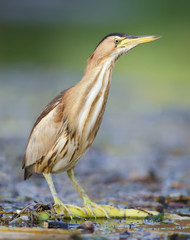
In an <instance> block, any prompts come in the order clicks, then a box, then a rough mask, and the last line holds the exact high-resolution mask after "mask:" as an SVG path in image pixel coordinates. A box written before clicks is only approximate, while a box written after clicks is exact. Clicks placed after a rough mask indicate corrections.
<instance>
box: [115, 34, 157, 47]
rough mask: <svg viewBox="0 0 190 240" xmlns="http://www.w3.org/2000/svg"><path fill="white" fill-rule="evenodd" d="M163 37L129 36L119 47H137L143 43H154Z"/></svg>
mask: <svg viewBox="0 0 190 240" xmlns="http://www.w3.org/2000/svg"><path fill="white" fill-rule="evenodd" d="M160 37H161V36H156V35H150V36H128V37H126V38H124V39H123V40H122V41H121V42H120V43H119V44H118V47H130V46H137V45H139V44H141V43H145V42H150V41H154V40H156V39H158V38H160Z"/></svg>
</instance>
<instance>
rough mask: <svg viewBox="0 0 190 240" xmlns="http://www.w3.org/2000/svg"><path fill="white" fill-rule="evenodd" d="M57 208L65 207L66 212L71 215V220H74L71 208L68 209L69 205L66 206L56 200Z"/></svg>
mask: <svg viewBox="0 0 190 240" xmlns="http://www.w3.org/2000/svg"><path fill="white" fill-rule="evenodd" d="M56 206H58V207H63V208H64V210H65V211H66V212H67V213H68V214H69V215H70V218H71V220H73V217H72V213H71V211H70V210H69V208H68V207H67V206H68V205H66V204H64V203H63V202H62V201H61V200H60V199H56V201H55V207H56Z"/></svg>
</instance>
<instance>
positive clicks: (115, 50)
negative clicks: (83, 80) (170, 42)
mask: <svg viewBox="0 0 190 240" xmlns="http://www.w3.org/2000/svg"><path fill="white" fill-rule="evenodd" d="M160 37H161V36H156V35H148V36H131V35H127V34H124V33H111V34H109V35H107V36H105V37H104V38H103V39H102V40H101V41H100V43H99V44H98V45H97V47H96V49H95V51H94V52H93V54H92V55H91V56H90V58H89V59H88V64H87V67H86V72H87V71H88V70H90V69H94V67H95V66H99V64H101V63H104V62H105V61H108V62H113V63H114V62H116V61H117V59H118V58H119V57H120V56H122V55H124V54H126V53H127V52H128V51H129V50H131V49H132V48H134V47H136V46H137V45H139V44H141V43H145V42H150V41H153V40H156V39H158V38H160Z"/></svg>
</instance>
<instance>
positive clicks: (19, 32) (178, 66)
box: [0, 0, 190, 139]
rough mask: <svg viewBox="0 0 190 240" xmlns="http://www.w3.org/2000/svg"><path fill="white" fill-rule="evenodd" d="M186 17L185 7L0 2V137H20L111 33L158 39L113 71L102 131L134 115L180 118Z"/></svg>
mask: <svg viewBox="0 0 190 240" xmlns="http://www.w3.org/2000/svg"><path fill="white" fill-rule="evenodd" d="M189 9H190V2H189V1H188V0H186V1H184V0H182V1H175V0H173V1H170V0H168V1H167V0H159V1H152V0H143V1H142V0H133V1H132V0H118V1H115V0H104V1H102V0H96V1H92V0H81V1H77V0H62V1H61V0H54V1H52V0H33V1H24V0H19V1H17V0H14V1H7V0H6V1H1V2H0V121H1V126H0V136H1V137H7V136H8V137H10V136H12V135H13V136H22V137H27V136H28V134H29V131H30V129H31V126H32V123H33V122H34V120H35V118H36V117H37V115H38V114H39V113H40V111H41V110H42V109H43V107H44V106H45V105H46V104H47V103H48V101H50V100H51V99H52V98H53V97H54V96H56V94H58V93H59V92H60V91H61V90H63V89H64V88H67V87H69V86H70V85H73V84H75V83H76V82H78V81H79V80H80V79H81V78H82V75H83V71H84V68H85V66H86V61H87V58H88V57H89V56H90V55H91V53H92V52H93V51H94V49H95V47H96V45H97V44H98V42H99V41H100V40H101V39H102V38H103V37H104V36H105V35H107V34H109V33H111V32H123V33H127V34H131V35H148V34H155V35H162V36H163V37H162V38H161V39H159V40H157V41H154V42H151V43H147V44H143V45H141V46H139V47H138V48H135V49H134V50H132V51H131V52H130V53H129V54H128V55H127V56H125V57H123V58H122V59H120V60H119V62H118V63H117V64H116V67H115V69H114V72H113V78H112V87H111V94H110V98H109V102H108V110H107V112H108V113H106V117H105V120H104V126H105V125H106V127H107V130H106V128H105V131H108V132H109V131H112V129H113V128H112V126H113V125H114V124H117V123H118V122H121V121H123V124H126V122H127V120H129V121H128V123H129V124H130V116H132V115H133V116H135V115H136V114H138V113H142V112H143V113H144V114H146V113H148V114H149V113H152V112H159V111H162V110H163V109H186V110H188V108H189V106H190V93H189V89H190V79H189V75H190V67H189V55H190V47H189V41H190V31H189V24H190V14H189ZM123 119H124V120H123ZM131 119H133V118H131ZM112 121H113V124H112ZM105 123H106V124H105ZM109 126H110V128H109ZM99 139H101V135H100V137H99Z"/></svg>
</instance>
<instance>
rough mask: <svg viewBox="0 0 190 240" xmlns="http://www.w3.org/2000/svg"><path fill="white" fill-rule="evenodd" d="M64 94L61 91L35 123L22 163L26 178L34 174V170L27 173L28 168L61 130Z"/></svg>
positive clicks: (52, 142) (40, 156)
mask: <svg viewBox="0 0 190 240" xmlns="http://www.w3.org/2000/svg"><path fill="white" fill-rule="evenodd" d="M63 94H64V92H61V93H60V94H59V95H58V96H57V97H56V98H54V99H53V100H52V101H51V102H50V103H49V104H48V105H47V107H46V108H45V109H44V111H43V112H42V113H41V115H40V116H39V117H38V119H37V120H36V122H35V124H34V127H33V129H32V131H31V134H30V137H29V140H28V144H27V147H26V151H25V154H24V159H23V163H22V167H23V168H25V179H26V178H29V177H30V176H31V175H32V172H29V173H27V169H28V168H29V167H30V166H32V165H34V163H36V161H37V160H39V159H40V158H42V157H43V156H45V155H46V154H47V152H48V151H49V149H50V148H51V147H52V146H53V144H54V142H55V140H56V137H57V135H58V134H59V131H60V130H61V127H62V125H63V101H62V98H63Z"/></svg>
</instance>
